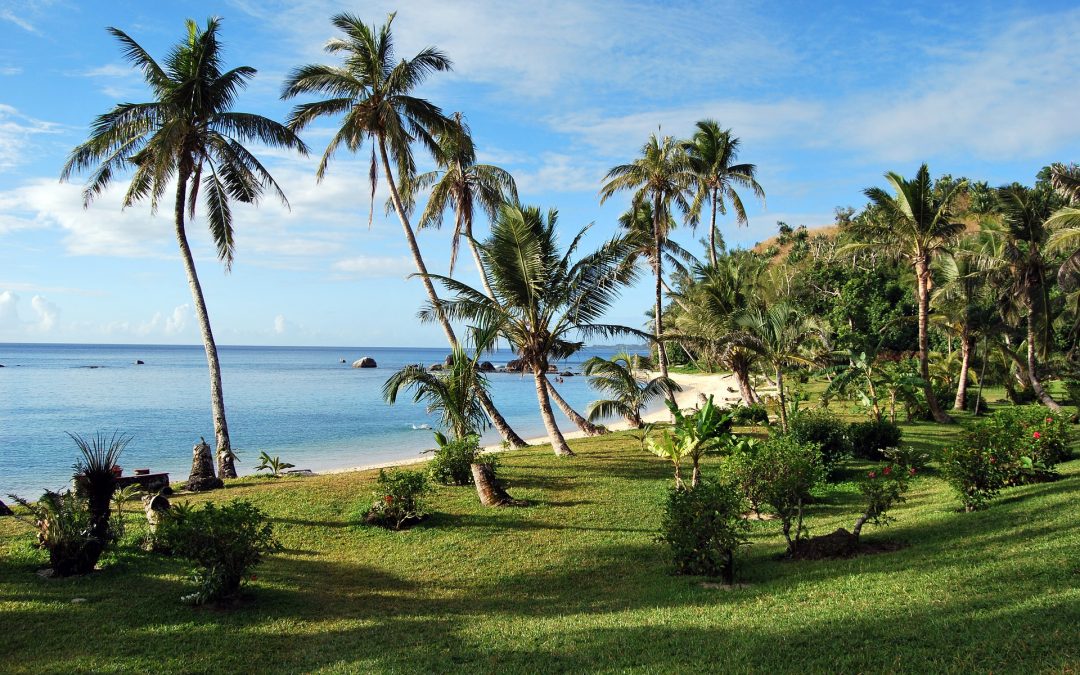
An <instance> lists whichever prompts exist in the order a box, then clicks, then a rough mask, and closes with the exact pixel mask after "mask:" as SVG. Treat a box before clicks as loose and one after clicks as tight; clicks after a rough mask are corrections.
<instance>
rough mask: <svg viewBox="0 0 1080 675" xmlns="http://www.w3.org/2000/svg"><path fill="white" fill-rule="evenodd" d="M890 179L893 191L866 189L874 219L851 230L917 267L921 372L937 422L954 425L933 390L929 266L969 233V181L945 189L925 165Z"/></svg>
mask: <svg viewBox="0 0 1080 675" xmlns="http://www.w3.org/2000/svg"><path fill="white" fill-rule="evenodd" d="M885 179H886V181H887V182H888V183H889V186H890V187H891V188H892V191H893V193H892V194H890V193H889V192H887V191H886V190H884V189H882V188H879V187H872V188H868V189H867V190H865V194H866V196H867V198H869V199H870V204H871V206H872V207H873V208H872V209H871V210H870V211H869V213H868V216H869V217H866V218H863V219H860V221H859V222H858V223H857V224H856V225H854V226H853V227H852V229H853V230H854V231H856V232H857V233H858V234H859V235H861V236H862V237H863V238H864V240H865V242H864V243H863V244H861V245H862V246H887V247H889V248H890V249H891V250H894V251H896V253H897V254H898V255H899V256H901V257H903V258H904V259H906V260H907V261H908V262H909V263H910V264H911V265H912V267H913V268H914V269H915V285H916V294H915V298H916V302H917V303H918V308H919V315H918V326H919V350H918V351H919V374H920V376H921V377H922V379H923V380H924V381H925V383H926V387H925V389H924V393H925V395H926V402H927V405H928V406H929V408H930V413H931V414H932V415H933V416H934V419H935V420H936V421H938V422H951V421H952V418H951V417H949V416H948V415H947V414H946V413H945V412H944V411H942V409H941V406H940V405H939V404H938V401H937V398H936V397H935V396H934V392H933V389H932V388H931V386H930V368H929V352H930V346H929V312H930V262H931V261H932V260H933V258H934V256H935V255H937V254H938V253H940V252H941V251H944V250H947V249H948V248H949V247H950V246H951V245H952V243H953V241H954V240H955V239H956V238H957V237H958V236H959V235H960V233H962V232H963V231H964V225H963V223H960V222H958V221H957V219H956V216H955V211H954V202H955V201H956V199H957V196H958V195H959V194H960V192H961V190H962V189H963V188H964V186H965V185H966V182H964V181H958V182H953V181H950V180H944V181H939V182H940V183H942V184H943V185H941V186H938V185H935V183H934V182H933V181H932V180H931V179H930V171H929V169H927V167H926V165H925V164H923V165H922V166H920V167H919V170H918V171H917V172H916V174H915V177H914V178H911V179H907V178H904V177H903V176H901V175H900V174H898V173H894V172H891V171H890V172H889V173H887V174H885Z"/></svg>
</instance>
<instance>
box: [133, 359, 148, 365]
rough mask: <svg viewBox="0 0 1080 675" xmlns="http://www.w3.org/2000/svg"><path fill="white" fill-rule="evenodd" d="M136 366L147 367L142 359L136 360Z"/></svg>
mask: <svg viewBox="0 0 1080 675" xmlns="http://www.w3.org/2000/svg"><path fill="white" fill-rule="evenodd" d="M135 365H137V366H143V365H146V363H145V362H144V361H143V360H142V359H135Z"/></svg>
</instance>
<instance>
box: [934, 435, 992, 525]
mask: <svg viewBox="0 0 1080 675" xmlns="http://www.w3.org/2000/svg"><path fill="white" fill-rule="evenodd" d="M1000 454H1002V452H1001V451H1000V450H997V449H994V448H982V447H979V445H978V444H970V443H961V444H959V445H956V446H954V447H951V448H946V449H945V450H944V451H943V452H942V455H941V469H942V472H943V473H944V474H945V480H946V481H948V483H949V485H951V486H952V488H953V490H955V491H956V494H957V496H958V497H959V498H960V503H961V504H963V505H964V510H965V511H976V510H978V509H982V508H985V507H986V505H987V504H988V503H989V502H990V500H991V499H993V498H994V497H996V496H997V493H998V492H1000V491H1001V488H1003V487H1005V481H1006V479H1007V477H1008V471H1007V470H1006V469H1005V468H1004V466H1003V464H1002V462H1001V461H1000V460H999V457H998V455H1000Z"/></svg>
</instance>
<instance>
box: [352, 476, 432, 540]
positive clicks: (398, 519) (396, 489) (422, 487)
mask: <svg viewBox="0 0 1080 675" xmlns="http://www.w3.org/2000/svg"><path fill="white" fill-rule="evenodd" d="M376 485H377V489H376V490H375V500H374V501H373V502H372V503H371V506H370V508H368V511H367V515H366V516H365V517H364V522H366V523H367V524H369V525H379V526H381V527H387V528H390V529H393V530H400V529H402V528H404V527H408V526H409V525H413V524H415V523H418V522H420V520H422V519H423V517H424V516H426V515H427V510H426V505H425V504H424V497H425V496H426V495H427V494H428V493H430V492H431V483H430V482H429V480H428V477H427V474H426V473H424V472H423V471H410V470H408V469H391V470H390V471H386V470H385V469H380V470H379V478H378V481H377V482H376Z"/></svg>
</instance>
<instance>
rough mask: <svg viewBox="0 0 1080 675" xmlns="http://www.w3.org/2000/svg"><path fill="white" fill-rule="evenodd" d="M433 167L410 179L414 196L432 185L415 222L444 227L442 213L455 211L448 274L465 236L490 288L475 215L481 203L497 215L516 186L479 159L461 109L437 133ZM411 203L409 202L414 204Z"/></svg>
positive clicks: (505, 174) (510, 178)
mask: <svg viewBox="0 0 1080 675" xmlns="http://www.w3.org/2000/svg"><path fill="white" fill-rule="evenodd" d="M435 140H436V142H437V146H436V152H435V163H436V164H437V166H438V168H437V169H435V170H434V171H428V172H427V173H423V174H420V175H419V176H416V177H415V178H414V179H413V180H411V181H409V183H407V187H408V190H406V192H407V193H408V194H409V197H410V201H411V199H412V198H414V196H415V193H416V192H417V191H419V190H425V189H428V188H430V189H431V192H430V194H429V195H428V199H427V204H426V205H425V207H424V212H423V213H422V214H421V215H420V220H419V221H418V222H417V227H419V228H420V229H423V228H426V227H436V228H437V227H441V226H442V219H443V213H445V212H446V210H447V209H453V211H454V233H453V235H452V236H451V238H450V276H454V265H455V263H456V261H457V253H458V246H459V242H460V241H461V237H462V235H464V237H465V241H466V243H467V244H468V246H469V250H470V251H471V252H472V256H473V261H474V262H475V263H476V270H477V272H479V274H480V280H481V282H482V283H483V285H484V289H485V290H487V291H488V295H490V294H491V287H490V285H489V284H488V280H487V279H486V278H485V277H484V268H483V266H482V265H481V264H480V254H479V253H477V251H476V246H475V245H474V243H473V215H474V213H475V212H476V210H477V207H479V209H480V210H482V211H483V212H484V213H485V214H487V216H488V219H489V220H491V219H494V218H495V214H496V212H497V211H498V210H499V207H500V206H502V204H503V203H504V202H507V201H509V202H516V201H517V199H518V195H517V185H516V184H515V182H514V177H513V176H511V175H510V173H509V172H508V171H505V170H503V169H500V168H499V167H497V166H494V165H491V164H477V163H476V148H475V146H474V145H473V139H472V135H471V134H470V133H469V127H468V125H467V124H466V123H465V120H464V118H463V117H462V115H461V113H454V116H453V118H452V120H451V125H450V127H449V128H448V129H444V130H442V131H440V132H439V133H437V134H436V136H435ZM410 205H411V204H410Z"/></svg>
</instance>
